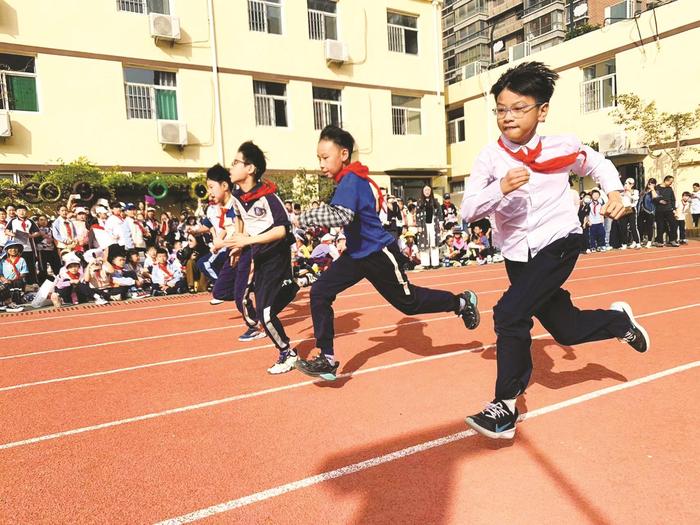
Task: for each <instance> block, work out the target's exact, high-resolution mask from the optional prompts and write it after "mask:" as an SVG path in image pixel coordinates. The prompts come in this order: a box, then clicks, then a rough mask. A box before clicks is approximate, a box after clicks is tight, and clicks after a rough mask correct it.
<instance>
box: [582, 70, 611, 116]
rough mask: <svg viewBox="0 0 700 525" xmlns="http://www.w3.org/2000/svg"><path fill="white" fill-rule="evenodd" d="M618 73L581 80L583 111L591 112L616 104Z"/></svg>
mask: <svg viewBox="0 0 700 525" xmlns="http://www.w3.org/2000/svg"><path fill="white" fill-rule="evenodd" d="M616 96H617V79H616V74H615V73H612V74H610V75H605V76H603V77H599V78H594V79H592V80H586V81H584V82H581V113H590V112H592V111H598V110H600V109H603V108H609V107H612V106H614V105H615V97H616Z"/></svg>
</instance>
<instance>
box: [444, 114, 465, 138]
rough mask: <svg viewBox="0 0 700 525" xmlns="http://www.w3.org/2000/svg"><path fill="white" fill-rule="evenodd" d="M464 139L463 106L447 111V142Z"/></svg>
mask: <svg viewBox="0 0 700 525" xmlns="http://www.w3.org/2000/svg"><path fill="white" fill-rule="evenodd" d="M465 140H466V133H465V120H464V108H458V109H453V110H452V111H448V112H447V143H448V144H455V143H457V142H464V141H465Z"/></svg>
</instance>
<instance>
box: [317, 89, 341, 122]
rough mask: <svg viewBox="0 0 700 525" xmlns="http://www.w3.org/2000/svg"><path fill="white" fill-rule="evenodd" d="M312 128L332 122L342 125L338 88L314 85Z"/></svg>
mask: <svg viewBox="0 0 700 525" xmlns="http://www.w3.org/2000/svg"><path fill="white" fill-rule="evenodd" d="M313 95H314V129H323V128H325V127H326V126H328V125H330V124H332V125H334V126H338V127H341V128H342V127H343V107H342V104H341V99H340V97H341V95H340V90H339V89H330V88H323V87H314V88H313Z"/></svg>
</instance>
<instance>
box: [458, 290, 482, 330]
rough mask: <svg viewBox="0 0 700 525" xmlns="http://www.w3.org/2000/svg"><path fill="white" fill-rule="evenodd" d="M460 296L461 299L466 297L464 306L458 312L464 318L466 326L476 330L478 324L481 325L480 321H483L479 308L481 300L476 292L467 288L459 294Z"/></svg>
mask: <svg viewBox="0 0 700 525" xmlns="http://www.w3.org/2000/svg"><path fill="white" fill-rule="evenodd" d="M458 297H459V298H460V299H464V308H462V309H461V310H458V311H457V312H456V313H457V315H458V316H460V317H461V318H462V321H464V326H466V327H467V329H468V330H474V329H475V328H476V327H477V326H479V322H481V316H480V315H479V309H478V308H477V305H478V302H479V301H478V299H477V297H476V294H475V293H474V292H472V291H471V290H467V291H466V292H462V293H461V294H459V296H458Z"/></svg>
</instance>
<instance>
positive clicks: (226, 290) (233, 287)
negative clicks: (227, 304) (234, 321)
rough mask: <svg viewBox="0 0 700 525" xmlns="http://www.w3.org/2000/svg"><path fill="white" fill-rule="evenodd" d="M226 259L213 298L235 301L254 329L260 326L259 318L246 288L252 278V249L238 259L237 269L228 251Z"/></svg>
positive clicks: (242, 253)
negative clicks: (232, 263)
mask: <svg viewBox="0 0 700 525" xmlns="http://www.w3.org/2000/svg"><path fill="white" fill-rule="evenodd" d="M225 253H226V257H225V260H224V263H223V266H222V267H221V270H219V272H218V275H219V277H218V278H217V279H216V283H214V290H213V291H212V296H213V297H214V299H220V300H222V301H235V302H236V308H237V309H238V311H239V312H240V313H241V314H242V315H243V319H244V320H245V322H246V324H247V325H248V326H249V327H251V328H254V327H256V326H257V324H258V317H257V315H256V313H255V308H253V305H252V304H251V302H250V300H247V299H246V288H247V287H248V281H249V278H250V265H251V262H252V257H251V250H250V248H245V249H244V250H243V251H242V252H241V257H240V258H239V259H238V264H237V265H236V267H235V268H232V267H231V257H230V255H229V251H228V250H226V252H225Z"/></svg>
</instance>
